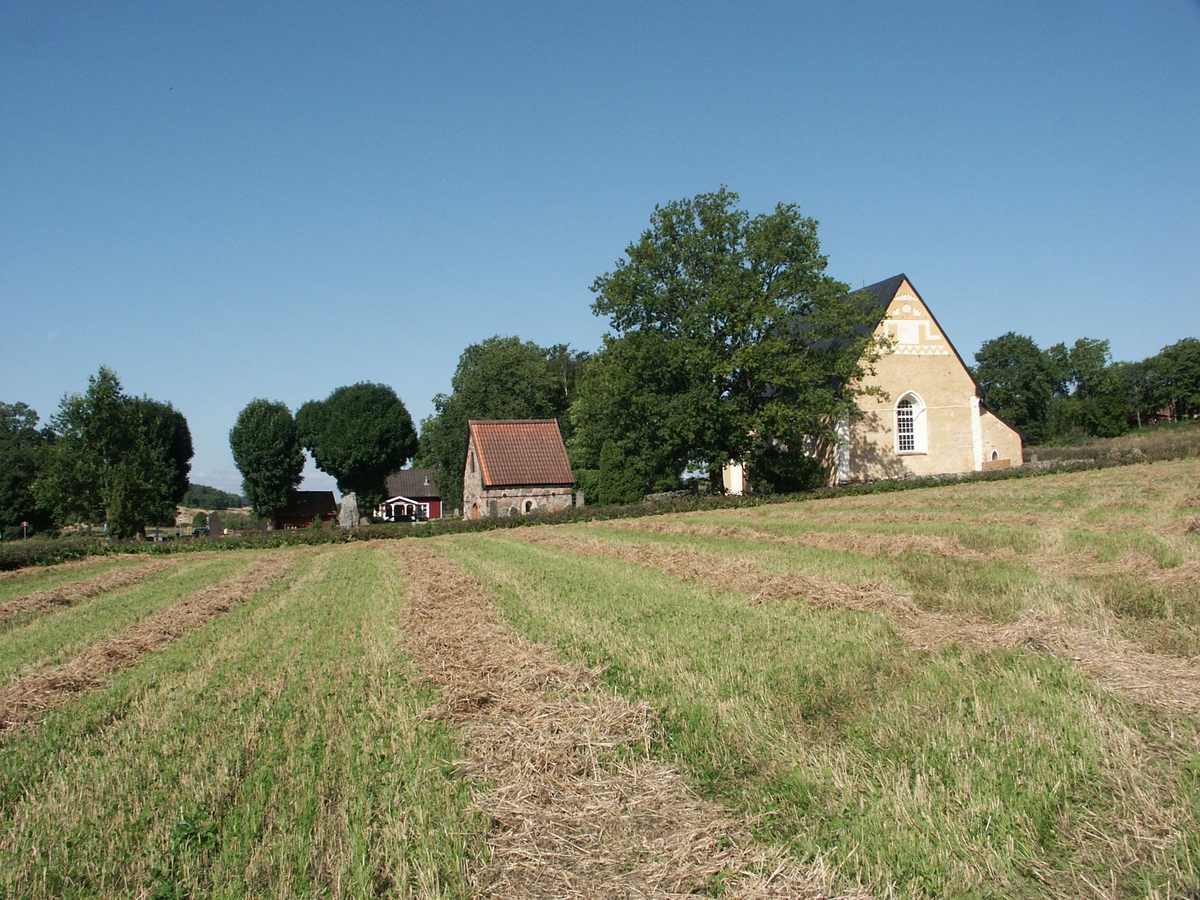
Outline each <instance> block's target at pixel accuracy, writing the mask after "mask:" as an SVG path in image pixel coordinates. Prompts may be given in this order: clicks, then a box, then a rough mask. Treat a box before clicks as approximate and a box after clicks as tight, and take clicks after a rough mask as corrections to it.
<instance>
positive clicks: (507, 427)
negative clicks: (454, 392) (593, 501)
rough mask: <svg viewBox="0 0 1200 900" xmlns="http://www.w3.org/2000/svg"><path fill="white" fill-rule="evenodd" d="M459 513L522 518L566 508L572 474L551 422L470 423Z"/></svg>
mask: <svg viewBox="0 0 1200 900" xmlns="http://www.w3.org/2000/svg"><path fill="white" fill-rule="evenodd" d="M469 429H470V437H469V441H468V443H467V459H466V462H465V464H464V465H463V515H464V517H465V518H469V519H478V518H480V517H482V516H490V517H493V518H494V517H497V516H523V515H528V514H529V513H532V512H537V511H541V512H546V511H549V510H556V509H566V508H567V507H569V506H570V505H571V502H572V489H573V488H574V486H575V476H574V474H573V473H572V472H571V464H570V462H568V461H567V449H566V447H564V446H563V439H562V433H561V432H560V431H559V430H558V420H557V419H524V420H511V419H508V420H498V421H482V422H481V421H471V422H470V423H469Z"/></svg>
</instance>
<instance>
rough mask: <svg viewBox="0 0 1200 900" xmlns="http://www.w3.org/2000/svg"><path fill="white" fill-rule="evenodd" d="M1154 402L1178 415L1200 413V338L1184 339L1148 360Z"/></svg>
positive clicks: (1180, 416) (1176, 416) (1178, 416)
mask: <svg viewBox="0 0 1200 900" xmlns="http://www.w3.org/2000/svg"><path fill="white" fill-rule="evenodd" d="M1146 367H1147V369H1148V371H1149V381H1150V384H1151V387H1150V390H1151V391H1152V392H1153V398H1154V402H1155V404H1156V405H1157V406H1158V407H1159V408H1162V409H1169V410H1171V414H1172V415H1173V416H1174V417H1175V418H1182V417H1185V416H1191V415H1196V414H1197V413H1200V340H1197V339H1196V338H1184V339H1183V340H1181V341H1177V342H1175V343H1174V344H1171V345H1170V346H1169V347H1164V348H1163V349H1162V350H1160V351H1159V352H1158V353H1157V354H1156V355H1155V356H1152V357H1150V359H1148V360H1146Z"/></svg>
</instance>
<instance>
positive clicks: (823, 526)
mask: <svg viewBox="0 0 1200 900" xmlns="http://www.w3.org/2000/svg"><path fill="white" fill-rule="evenodd" d="M1198 495H1200V463H1197V462H1196V461H1187V462H1181V463H1171V464H1162V465H1155V466H1146V467H1133V468H1126V469H1119V470H1117V469H1114V470H1107V471H1102V472H1092V473H1081V474H1077V475H1066V476H1057V477H1055V478H1052V479H1034V480H1030V481H1025V482H1015V483H1007V484H1005V485H1003V486H1000V485H959V486H951V487H947V488H944V489H940V490H933V491H923V492H919V493H912V494H900V495H885V496H878V497H863V498H849V499H847V500H833V501H822V502H815V503H806V504H796V505H791V506H786V505H785V506H778V507H768V508H764V509H762V510H745V511H738V512H737V513H729V512H713V513H708V514H701V513H695V514H686V515H681V516H672V517H665V518H663V519H660V520H641V522H638V523H630V524H628V525H625V526H622V525H617V526H614V525H594V526H575V527H571V528H564V529H558V531H560V532H561V533H562V534H565V535H569V536H577V537H579V538H581V539H586V538H588V537H592V538H600V539H601V540H602V541H604V542H606V543H609V544H616V545H622V544H624V545H628V544H631V543H635V542H643V541H645V542H653V543H657V544H665V545H669V546H674V547H679V548H690V549H692V550H695V551H698V552H701V553H704V554H708V555H711V556H712V558H713V559H714V562H716V561H719V560H721V559H722V558H725V559H730V558H744V559H751V560H753V561H755V562H756V563H757V564H759V565H761V566H763V567H764V568H767V569H770V570H772V571H777V572H787V571H795V572H797V573H802V574H807V575H814V574H818V575H821V576H822V577H826V578H830V579H834V580H843V581H848V582H857V581H861V580H863V579H867V578H879V579H882V580H884V581H887V582H888V583H889V584H892V585H893V586H894V587H895V588H896V589H898V590H904V591H909V592H911V594H912V596H913V597H914V599H915V600H916V602H917V603H918V606H920V607H921V608H927V609H930V610H933V611H936V612H938V613H940V614H948V613H954V614H962V615H965V616H967V617H969V618H972V619H976V620H980V621H982V622H984V623H987V622H995V623H998V624H1002V623H1005V622H1008V621H1011V620H1012V619H1013V618H1015V617H1016V616H1018V615H1019V614H1020V613H1021V612H1022V611H1024V610H1027V609H1031V608H1032V609H1041V610H1042V611H1043V612H1045V613H1046V614H1048V615H1051V616H1053V617H1054V618H1055V619H1056V620H1057V621H1063V622H1065V623H1069V624H1072V625H1075V626H1079V627H1086V626H1098V627H1102V626H1103V625H1104V624H1105V623H1106V622H1107V623H1111V622H1113V621H1114V620H1115V621H1116V622H1117V623H1118V625H1119V627H1120V628H1122V629H1124V630H1126V631H1128V632H1129V633H1131V634H1134V635H1135V636H1141V637H1142V638H1145V639H1146V640H1145V643H1149V644H1155V643H1156V642H1157V645H1158V646H1157V647H1156V648H1155V649H1159V650H1161V649H1162V646H1163V645H1170V646H1177V647H1183V648H1187V647H1192V646H1195V629H1196V624H1195V623H1196V619H1195V616H1194V613H1195V609H1196V603H1197V597H1196V589H1195V585H1194V582H1189V581H1188V579H1187V577H1186V575H1187V572H1188V571H1189V569H1188V568H1187V567H1191V566H1194V565H1195V562H1196V560H1197V556H1198V551H1200V537H1198V536H1197V535H1195V534H1194V533H1191V532H1189V531H1188V529H1187V527H1186V526H1187V522H1188V518H1189V517H1190V516H1191V515H1192V514H1193V507H1192V506H1191V505H1190V503H1191V502H1192V501H1193V498H1195V497H1196V496H1198ZM673 525H683V526H686V527H685V528H682V529H679V528H673ZM739 527H740V528H743V529H747V531H737V530H735V529H736V528H739ZM688 528H691V531H690V532H689V531H688V530H687V529H688ZM722 528H724V529H725V530H724V531H722V530H721V529H722ZM706 529H707V530H706ZM755 530H757V531H758V533H759V534H760V535H761V536H762V537H761V538H760V539H758V540H757V541H756V540H755V537H754V534H753V532H754V531H755ZM531 534H532V533H531ZM847 534H849V535H850V537H849V538H846V535H847ZM812 535H817V537H815V538H814V537H812ZM822 535H833V536H834V539H833V540H826V539H825V538H824V537H822ZM527 537H530V535H521V534H517V533H512V534H493V535H491V536H488V537H483V538H481V537H475V536H470V537H460V538H455V539H449V540H444V541H443V540H439V542H438V544H439V546H441V547H442V548H443V549H445V550H446V552H448V553H450V555H451V556H452V557H453V558H454V559H456V560H458V561H459V562H461V563H462V564H464V565H465V566H466V567H467V568H468V570H469V571H470V572H471V573H472V574H474V575H475V576H476V577H478V578H480V579H481V580H482V581H483V582H484V583H485V584H487V585H490V586H492V588H493V589H494V590H495V591H496V593H497V595H498V596H499V598H500V601H501V604H502V608H503V610H504V611H505V614H506V615H507V617H508V619H509V621H510V622H512V623H513V624H514V625H515V626H516V627H518V628H519V629H520V630H522V631H523V632H524V633H526V634H527V635H529V636H530V637H532V638H533V639H535V640H539V641H544V642H546V643H548V644H550V645H552V646H554V647H557V648H558V649H559V651H560V653H562V654H563V655H564V657H566V658H568V659H570V660H572V661H576V662H579V663H582V664H585V665H588V666H597V667H601V668H602V669H603V670H604V671H605V673H606V677H607V678H608V679H609V680H610V682H611V683H612V684H613V685H615V686H616V687H617V688H618V689H619V690H620V691H621V692H623V693H625V694H627V695H628V696H630V697H632V698H636V699H642V700H646V701H648V702H650V703H651V704H652V705H653V706H654V707H656V708H657V709H658V710H660V712H661V715H662V722H663V729H664V738H663V744H662V746H661V747H660V748H658V751H657V752H659V753H661V754H662V755H665V756H666V757H667V758H669V759H671V760H673V761H675V762H676V763H678V764H679V765H680V766H681V768H682V769H683V770H684V771H685V772H687V773H688V774H689V775H690V776H691V777H692V778H693V780H694V783H695V784H696V785H697V786H698V787H699V789H700V790H701V792H702V793H703V794H704V795H705V796H708V797H711V798H714V799H718V800H721V801H722V802H724V803H726V804H728V805H729V806H731V807H732V808H734V809H737V810H740V811H742V812H743V813H745V814H748V815H751V816H755V817H760V818H758V821H759V834H760V836H761V837H762V839H763V840H767V841H772V842H780V843H783V844H784V845H786V846H787V847H788V848H789V849H790V850H791V851H792V852H793V853H794V854H795V855H796V856H797V857H798V858H800V859H805V858H813V857H815V856H817V855H821V856H824V857H826V858H828V859H829V860H830V861H831V862H832V863H834V864H836V865H838V866H839V867H840V868H841V870H842V872H843V875H844V877H845V878H846V879H847V883H853V882H854V881H855V880H856V879H859V878H861V879H862V880H864V881H865V882H866V883H867V884H868V885H869V886H871V887H872V888H873V889H874V890H875V891H876V892H878V893H880V894H884V893H886V892H888V891H889V890H891V891H894V895H895V896H897V897H913V898H917V897H920V898H933V897H947V896H953V897H976V896H978V897H984V896H1006V897H1043V896H1057V897H1063V898H1067V897H1080V896H1095V897H1154V898H1161V897H1167V896H1189V894H1188V892H1189V891H1195V890H1196V889H1197V887H1200V726H1198V724H1197V722H1196V721H1195V720H1194V719H1193V718H1190V717H1187V716H1184V715H1180V714H1178V713H1172V712H1169V711H1163V710H1160V709H1157V708H1155V707H1153V706H1147V705H1137V704H1134V703H1133V702H1130V701H1128V700H1125V699H1123V698H1121V697H1120V696H1117V695H1113V694H1110V693H1107V692H1105V691H1103V690H1101V689H1100V688H1098V687H1097V686H1096V685H1094V684H1093V683H1091V682H1090V681H1089V680H1088V678H1087V677H1085V676H1084V675H1083V674H1082V673H1081V671H1079V670H1078V669H1077V668H1076V665H1075V664H1074V662H1073V661H1072V660H1070V659H1064V658H1060V657H1056V656H1054V655H1051V654H1047V653H1041V652H1037V651H1035V650H1032V649H1031V650H1023V649H1018V650H1002V651H996V652H979V651H968V650H965V649H962V648H960V647H956V646H950V647H944V648H941V649H920V648H917V647H914V646H911V645H907V644H905V643H904V641H903V640H901V638H900V637H899V635H898V634H897V632H896V630H895V629H894V628H893V627H892V626H891V625H890V624H889V621H888V620H887V618H886V617H885V616H883V615H881V614H877V613H873V612H855V611H849V610H839V609H826V610H821V609H816V608H813V607H811V606H810V605H808V604H806V603H804V602H803V601H792V602H786V603H764V604H757V605H756V604H753V603H751V602H750V600H751V598H750V597H748V596H746V595H745V594H738V593H737V592H734V591H722V590H719V589H716V588H714V587H712V586H701V585H697V584H693V583H684V582H681V581H680V580H678V579H677V578H674V577H672V576H671V575H669V574H665V573H663V572H659V571H655V570H653V569H646V568H642V567H639V566H637V565H633V564H632V563H630V562H626V561H624V560H621V559H611V558H595V557H594V556H588V555H585V554H584V553H582V552H571V550H570V549H569V548H567V547H561V546H553V547H552V546H539V545H537V544H535V543H531V542H530V540H526V539H525V538H527ZM772 537H774V538H776V539H777V540H772V539H771V538H772ZM810 538H811V540H810V542H809V543H805V541H806V540H809V539H810ZM1175 575H1183V576H1185V577H1183V578H1179V579H1175V580H1172V579H1174V577H1175ZM1160 576H1161V578H1162V582H1161V585H1158V582H1156V581H1155V579H1159V578H1160ZM1156 585H1158V586H1156ZM1151 589H1153V590H1154V591H1159V596H1160V597H1161V598H1163V599H1165V600H1169V603H1166V604H1165V605H1160V606H1159V607H1158V608H1157V610H1156V609H1155V608H1152V607H1149V606H1146V607H1137V606H1136V604H1134V605H1133V607H1132V609H1133V611H1131V607H1130V605H1129V600H1130V597H1131V596H1139V592H1141V594H1140V595H1143V596H1144V594H1145V592H1146V591H1148V590H1151ZM1142 625H1149V626H1152V627H1150V628H1149V629H1148V630H1140V626H1142ZM1164 635H1165V636H1166V637H1167V638H1169V640H1166V639H1164Z"/></svg>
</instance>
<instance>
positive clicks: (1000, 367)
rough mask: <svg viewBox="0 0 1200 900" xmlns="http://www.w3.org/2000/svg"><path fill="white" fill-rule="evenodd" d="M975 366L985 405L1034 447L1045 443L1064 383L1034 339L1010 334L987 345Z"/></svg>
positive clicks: (980, 352) (983, 347)
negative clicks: (1049, 416)
mask: <svg viewBox="0 0 1200 900" xmlns="http://www.w3.org/2000/svg"><path fill="white" fill-rule="evenodd" d="M975 362H976V364H977V365H976V368H975V379H976V381H978V383H979V388H980V391H981V392H982V394H983V402H984V405H985V406H987V407H988V409H991V410H992V411H993V412H995V413H997V414H998V415H999V416H1001V417H1002V418H1003V419H1004V420H1005V421H1007V422H1008V423H1009V424H1010V425H1012V426H1013V427H1014V428H1017V429H1019V430H1020V431H1021V433H1022V434H1023V435H1024V436H1025V439H1026V440H1027V441H1029V442H1030V443H1034V444H1037V443H1040V442H1042V441H1043V440H1045V438H1046V427H1047V426H1046V416H1047V413H1048V410H1049V408H1050V401H1051V399H1052V398H1053V397H1054V396H1055V394H1056V393H1057V392H1059V390H1060V388H1059V386H1058V385H1059V380H1060V379H1059V377H1058V376H1057V375H1056V371H1057V367H1056V366H1055V364H1054V362H1053V361H1052V360H1051V359H1050V357H1049V356H1048V355H1047V354H1046V353H1045V352H1044V351H1043V350H1042V349H1041V348H1039V347H1038V345H1037V344H1036V343H1034V340H1033V338H1031V337H1026V336H1025V335H1023V334H1015V333H1014V332H1011V331H1010V332H1008V334H1002V335H1000V337H998V338H993V339H992V340H990V341H984V342H983V346H981V347H980V348H979V351H978V352H977V353H976V354H975Z"/></svg>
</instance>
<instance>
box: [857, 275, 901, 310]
mask: <svg viewBox="0 0 1200 900" xmlns="http://www.w3.org/2000/svg"><path fill="white" fill-rule="evenodd" d="M907 277H908V276H907V275H905V274H904V273H903V272H901V273H900V274H899V275H893V276H892V277H891V278H885V279H884V280H883V281H877V282H875V283H874V284H868V285H867V286H866V287H864V288H859V289H858V290H857V291H851V293H852V294H869V295H871V296H872V297H874V298H875V300H876V301H877V302H878V303H879V305H880V306H882V307H883V309H884V311H885V312H886V311H887V308H888V304H889V303H891V302H892V299H893V298H894V297H895V296H896V291H898V290H900V285H902V284H903V283H904V280H905V279H906V278H907ZM910 284H911V282H910Z"/></svg>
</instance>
